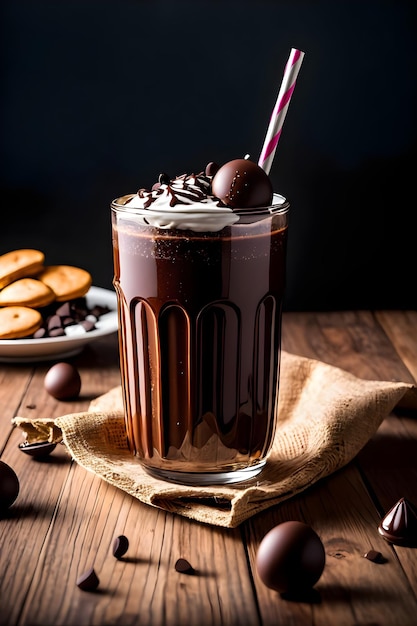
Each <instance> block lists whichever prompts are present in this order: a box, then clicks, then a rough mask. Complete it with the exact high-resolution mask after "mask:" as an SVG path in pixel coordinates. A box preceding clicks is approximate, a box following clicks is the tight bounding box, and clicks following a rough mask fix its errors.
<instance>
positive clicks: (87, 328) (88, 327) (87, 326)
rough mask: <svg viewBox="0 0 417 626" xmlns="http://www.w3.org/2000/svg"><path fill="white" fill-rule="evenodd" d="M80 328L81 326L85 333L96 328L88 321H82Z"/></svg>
mask: <svg viewBox="0 0 417 626" xmlns="http://www.w3.org/2000/svg"><path fill="white" fill-rule="evenodd" d="M80 326H82V327H83V328H84V330H85V331H86V332H87V333H88V332H90V331H91V330H94V329H95V327H96V325H95V324H94V322H91V321H90V320H82V321H81V322H80Z"/></svg>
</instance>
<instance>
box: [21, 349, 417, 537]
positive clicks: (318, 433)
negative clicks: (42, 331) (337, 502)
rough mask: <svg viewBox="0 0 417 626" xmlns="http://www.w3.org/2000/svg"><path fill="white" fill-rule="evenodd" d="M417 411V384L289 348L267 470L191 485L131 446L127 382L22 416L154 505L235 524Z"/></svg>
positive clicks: (33, 434) (33, 435)
mask: <svg viewBox="0 0 417 626" xmlns="http://www.w3.org/2000/svg"><path fill="white" fill-rule="evenodd" d="M400 404H401V405H402V406H407V408H416V409H417V387H416V386H414V385H411V384H408V383H403V382H381V381H369V380H363V379H359V378H357V377H355V376H352V375H351V374H349V373H348V372H346V371H344V370H341V369H339V368H336V367H332V366H330V365H327V364H325V363H322V362H319V361H316V360H313V359H307V358H304V357H300V356H295V355H292V354H289V353H287V352H283V353H282V365H281V382H280V396H279V423H278V428H277V432H276V437H275V440H274V445H273V449H272V451H271V454H270V456H269V458H268V462H267V465H266V467H265V469H264V470H263V472H262V473H261V474H260V475H259V476H258V477H257V478H255V479H252V481H248V482H247V483H244V484H243V483H240V484H237V485H230V486H224V487H222V486H215V487H188V486H181V485H176V484H171V483H168V482H165V481H162V480H157V479H155V478H153V477H151V476H149V475H148V474H147V473H146V472H145V471H144V470H143V469H142V468H141V466H140V464H139V463H138V461H136V459H135V458H134V457H132V455H131V453H130V452H129V450H128V447H127V444H126V431H125V426H124V419H123V410H122V396H121V389H120V387H116V388H114V389H112V390H110V391H109V392H108V393H106V394H105V395H103V396H100V397H99V398H97V399H96V400H94V401H93V402H92V403H91V405H90V407H89V411H88V412H85V413H73V414H70V415H64V416H62V417H58V418H56V419H54V420H51V419H35V420H30V419H26V418H21V417H15V418H14V419H13V422H14V423H15V424H16V425H17V426H19V427H20V428H22V429H23V430H24V431H25V432H26V436H27V439H28V441H30V442H33V441H39V440H45V439H47V440H49V441H61V440H63V442H64V443H65V444H66V446H67V448H68V451H69V453H70V454H71V455H72V457H73V458H74V459H75V460H76V461H77V462H78V463H79V464H80V465H82V466H83V467H84V468H86V469H87V470H89V471H91V472H94V473H95V474H97V475H98V476H100V477H101V478H103V479H104V480H106V481H107V482H109V483H111V484H112V485H115V486H116V487H119V488H120V489H123V490H124V491H126V492H127V493H129V494H131V495H132V496H134V497H135V498H138V499H139V500H141V501H142V502H145V503H147V504H149V505H152V506H155V507H159V508H161V509H164V510H166V511H170V512H172V513H178V514H180V515H183V516H185V517H188V518H192V519H194V520H198V521H200V522H205V523H208V524H213V525H217V526H225V527H230V528H234V527H236V526H238V525H239V524H240V523H242V522H243V521H244V520H246V519H248V518H249V517H251V516H252V515H255V514H256V513H259V512H260V511H263V510H264V509H267V508H269V507H271V506H273V505H275V504H277V503H279V502H282V501H283V500H286V499H288V498H290V497H291V496H294V495H295V494H297V493H300V492H301V491H303V490H304V489H306V488H307V487H309V486H311V485H313V484H314V483H315V482H317V481H318V480H320V479H321V478H324V477H325V476H328V475H329V474H331V473H332V472H334V471H336V470H337V469H339V468H341V467H343V466H344V465H346V464H347V463H348V462H349V461H351V460H352V459H353V457H354V456H355V455H356V454H357V453H358V452H359V450H360V449H361V448H362V447H363V446H364V445H365V444H366V442H367V441H368V440H369V439H370V438H371V437H372V435H373V434H374V433H375V432H376V430H377V429H378V427H379V425H380V424H381V422H382V421H383V419H384V418H385V417H386V416H388V415H389V414H390V413H391V411H392V410H393V409H394V407H396V406H399V405H400Z"/></svg>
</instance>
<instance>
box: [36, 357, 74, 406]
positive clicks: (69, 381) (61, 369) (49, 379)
mask: <svg viewBox="0 0 417 626" xmlns="http://www.w3.org/2000/svg"><path fill="white" fill-rule="evenodd" d="M44 387H45V389H46V391H47V392H48V393H49V394H50V395H51V396H53V397H54V398H56V399H57V400H70V399H71V398H76V397H77V396H78V395H79V393H80V390H81V376H80V374H79V372H78V370H77V368H76V367H74V365H72V364H71V363H65V362H61V363H55V365H53V366H52V367H51V368H50V369H49V370H48V371H47V373H46V376H45V379H44Z"/></svg>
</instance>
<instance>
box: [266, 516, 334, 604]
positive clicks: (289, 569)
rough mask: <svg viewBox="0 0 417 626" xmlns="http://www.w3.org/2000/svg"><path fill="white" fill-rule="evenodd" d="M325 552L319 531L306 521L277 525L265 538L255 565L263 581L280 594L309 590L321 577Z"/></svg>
mask: <svg viewBox="0 0 417 626" xmlns="http://www.w3.org/2000/svg"><path fill="white" fill-rule="evenodd" d="M325 558H326V556H325V551H324V546H323V544H322V542H321V539H320V538H319V536H318V535H317V533H316V532H315V531H314V530H313V529H312V528H311V527H310V526H308V525H307V524H304V523H303V522H298V521H289V522H283V523H282V524H278V526H275V527H274V528H272V530H270V531H269V532H268V533H267V534H266V535H265V537H264V538H263V539H262V541H261V544H260V546H259V549H258V553H257V556H256V567H257V571H258V574H259V576H260V578H261V580H262V582H263V583H264V584H265V585H266V586H267V587H270V588H271V589H275V590H276V591H279V592H280V593H298V592H303V591H306V590H309V589H311V588H312V587H313V585H314V584H315V583H316V582H317V581H318V579H319V578H320V576H321V574H322V572H323V569H324V564H325Z"/></svg>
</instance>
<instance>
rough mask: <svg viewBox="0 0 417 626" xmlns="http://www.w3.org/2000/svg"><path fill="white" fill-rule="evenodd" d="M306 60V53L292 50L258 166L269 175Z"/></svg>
mask: <svg viewBox="0 0 417 626" xmlns="http://www.w3.org/2000/svg"><path fill="white" fill-rule="evenodd" d="M303 59H304V52H302V51H301V50H296V49H295V48H292V49H291V53H290V57H289V59H288V61H287V65H286V66H285V70H284V77H283V79H282V83H281V88H280V90H279V94H278V98H277V101H276V103H275V107H274V110H273V111H272V115H271V120H270V122H269V126H268V131H267V133H266V137H265V141H264V145H263V148H262V152H261V156H260V157H259V161H258V165H259V166H260V167H262V169H263V170H264V171H265V172H266V173H267V174H269V172H270V169H271V165H272V161H273V160H274V156H275V150H276V149H277V144H278V141H279V138H280V136H281V131H282V125H283V123H284V120H285V116H286V115H287V111H288V107H289V105H290V101H291V96H292V94H293V91H294V88H295V83H296V80H297V76H298V72H299V71H300V67H301V63H302V62H303Z"/></svg>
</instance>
